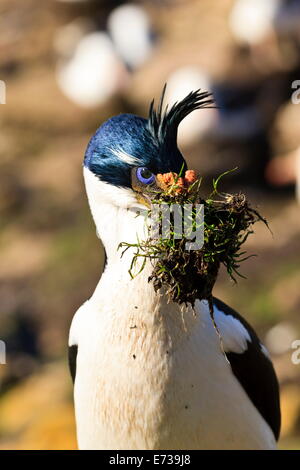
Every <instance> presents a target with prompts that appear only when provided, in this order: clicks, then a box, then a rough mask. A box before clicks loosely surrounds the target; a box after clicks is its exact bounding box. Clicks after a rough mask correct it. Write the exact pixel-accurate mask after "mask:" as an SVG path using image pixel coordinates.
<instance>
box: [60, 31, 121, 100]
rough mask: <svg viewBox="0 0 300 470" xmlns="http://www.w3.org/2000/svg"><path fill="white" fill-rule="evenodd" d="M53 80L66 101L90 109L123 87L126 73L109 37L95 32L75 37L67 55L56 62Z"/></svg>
mask: <svg viewBox="0 0 300 470" xmlns="http://www.w3.org/2000/svg"><path fill="white" fill-rule="evenodd" d="M56 79H57V82H58V84H59V86H60V88H61V89H62V91H63V93H64V94H65V95H66V96H67V97H68V98H69V99H70V100H72V101H74V102H75V103H76V104H78V105H79V106H82V107H87V108H91V107H95V106H99V105H101V104H104V103H105V102H106V101H107V100H108V99H109V98H110V97H111V96H113V95H114V94H115V93H116V92H117V91H118V90H120V89H121V88H122V86H125V84H126V81H127V79H128V73H127V71H126V68H125V67H124V65H123V64H122V62H121V61H120V59H119V57H118V55H117V54H116V52H115V49H114V46H113V43H112V41H111V39H110V38H109V36H108V35H107V34H106V33H104V32H97V31H95V32H91V33H88V34H86V35H84V36H83V37H82V38H81V39H80V40H79V42H78V44H77V45H76V47H75V51H74V53H73V55H72V56H71V58H68V59H67V60H64V59H62V60H60V61H59V62H58V64H57V68H56Z"/></svg>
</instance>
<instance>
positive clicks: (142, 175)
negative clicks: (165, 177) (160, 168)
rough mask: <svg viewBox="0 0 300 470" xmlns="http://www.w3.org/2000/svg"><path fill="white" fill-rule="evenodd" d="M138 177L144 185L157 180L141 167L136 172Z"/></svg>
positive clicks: (146, 169)
mask: <svg viewBox="0 0 300 470" xmlns="http://www.w3.org/2000/svg"><path fill="white" fill-rule="evenodd" d="M136 177H137V179H138V180H139V181H140V182H141V183H143V184H151V183H153V182H154V180H155V175H154V174H153V173H152V172H151V171H150V170H148V168H146V167H145V166H141V167H139V168H138V169H137V170H136Z"/></svg>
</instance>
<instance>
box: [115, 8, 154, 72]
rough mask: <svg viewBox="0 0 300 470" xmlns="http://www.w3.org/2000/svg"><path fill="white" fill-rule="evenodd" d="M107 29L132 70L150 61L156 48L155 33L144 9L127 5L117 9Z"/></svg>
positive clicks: (120, 54)
mask: <svg viewBox="0 0 300 470" xmlns="http://www.w3.org/2000/svg"><path fill="white" fill-rule="evenodd" d="M107 27H108V31H109V33H110V36H111V38H112V41H113V43H114V46H115V49H116V52H117V53H118V54H119V56H120V57H121V59H122V61H123V62H124V63H125V64H126V65H127V66H128V67H129V68H130V70H135V69H136V68H138V67H140V66H141V65H143V64H144V63H145V62H146V61H147V60H148V59H149V57H150V56H151V54H152V51H153V47H154V33H153V28H152V25H151V22H150V18H149V16H148V14H147V13H146V11H145V9H144V8H143V7H141V6H138V5H136V4H133V3H127V4H125V5H121V6H120V7H117V8H115V9H114V10H113V11H112V12H111V13H110V15H109V17H108V19H107Z"/></svg>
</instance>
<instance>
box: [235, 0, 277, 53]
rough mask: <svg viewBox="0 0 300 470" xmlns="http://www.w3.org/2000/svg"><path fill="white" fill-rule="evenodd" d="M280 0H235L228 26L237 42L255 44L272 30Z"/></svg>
mask: <svg viewBox="0 0 300 470" xmlns="http://www.w3.org/2000/svg"><path fill="white" fill-rule="evenodd" d="M279 5H280V0H237V1H236V2H235V3H234V5H233V8H232V10H231V13H230V16H229V27H230V29H231V31H232V33H233V35H234V36H235V38H236V39H237V40H238V41H239V42H244V43H247V44H249V45H256V44H259V43H260V42H262V41H263V40H264V39H265V38H266V37H267V36H268V35H269V34H270V33H272V31H273V26H274V19H275V17H276V14H277V11H278V8H279Z"/></svg>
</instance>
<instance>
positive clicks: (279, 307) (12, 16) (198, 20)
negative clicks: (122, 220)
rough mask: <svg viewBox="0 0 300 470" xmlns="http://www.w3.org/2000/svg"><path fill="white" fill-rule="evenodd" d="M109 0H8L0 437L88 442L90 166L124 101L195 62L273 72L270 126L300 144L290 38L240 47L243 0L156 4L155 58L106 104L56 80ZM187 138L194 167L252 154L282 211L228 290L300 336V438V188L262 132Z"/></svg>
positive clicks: (291, 403) (296, 418)
mask: <svg viewBox="0 0 300 470" xmlns="http://www.w3.org/2000/svg"><path fill="white" fill-rule="evenodd" d="M96 3H97V9H96V10H93V7H95V2H83V4H81V3H80V2H79V3H72V2H71V3H64V2H58V1H55V0H51V1H50V0H45V1H43V2H39V1H37V0H27V1H26V2H24V1H21V0H1V3H0V30H1V37H0V79H1V80H4V81H5V82H6V85H7V103H6V104H5V105H0V126H1V127H0V133H1V140H0V168H1V185H0V208H1V212H2V216H1V234H0V256H1V263H0V282H1V284H0V299H1V311H0V314H1V316H0V339H2V340H4V341H5V342H6V345H7V364H6V365H0V380H1V384H2V385H1V391H2V394H1V399H0V449H73V448H76V439H75V426H74V416H73V406H72V386H71V380H70V377H69V372H68V367H67V361H66V349H67V338H68V328H69V325H70V322H71V319H72V316H73V314H74V312H75V311H76V309H77V308H78V307H79V306H80V305H81V304H82V303H83V301H84V300H86V299H87V298H88V297H89V296H90V295H91V293H92V291H93V289H94V287H95V286H96V283H97V281H98V279H99V277H100V274H101V268H102V264H103V253H102V250H101V246H100V244H99V240H98V239H97V238H96V235H95V228H94V225H93V222H92V219H91V216H90V213H89V209H88V206H87V201H86V197H85V191H84V186H83V180H82V172H81V162H82V158H83V155H84V151H85V148H86V145H87V143H88V140H89V138H90V137H91V135H92V134H93V133H94V131H95V130H96V128H97V127H98V126H99V125H100V124H101V123H102V122H103V121H104V120H105V119H107V118H108V117H110V116H111V115H114V114H117V113H120V112H134V113H136V114H140V115H145V114H146V112H147V107H148V104H149V101H150V100H151V99H152V97H153V96H158V95H159V93H160V90H161V88H162V86H163V84H164V82H165V81H166V80H167V78H168V76H169V74H170V73H171V72H173V71H174V70H175V69H176V67H178V66H181V65H182V66H184V65H189V64H191V63H192V64H196V65H199V66H201V68H203V69H205V70H206V71H207V72H209V74H210V75H211V76H213V77H214V79H215V80H217V81H222V80H224V82H235V83H238V84H243V85H247V86H248V85H249V83H250V84H251V85H252V86H254V87H255V86H256V84H258V85H257V86H260V85H261V83H262V82H265V81H266V80H267V79H269V84H270V88H271V91H270V88H268V87H266V90H269V92H266V97H265V100H263V101H264V104H263V106H267V107H268V105H269V108H270V107H271V114H272V113H273V118H272V119H270V121H269V122H268V127H267V130H266V134H267V135H268V138H269V143H270V147H271V156H276V155H277V154H280V155H281V154H282V155H284V154H285V153H288V152H290V151H293V150H294V149H296V148H297V147H298V146H299V145H300V139H299V135H300V133H299V109H298V108H297V106H295V105H294V106H293V105H291V104H290V102H289V101H288V100H286V101H285V102H283V103H282V104H280V105H277V107H276V104H274V103H272V100H273V98H274V96H273V94H272V93H273V92H272V86H275V85H274V84H275V83H277V82H276V80H277V79H278V76H281V74H282V73H283V70H284V72H285V73H288V72H290V71H291V73H292V71H293V67H294V62H293V60H292V59H291V61H290V62H291V63H290V62H289V56H288V55H285V56H284V59H283V58H282V57H281V56H280V51H279V53H278V54H279V59H278V58H277V59H278V60H277V59H276V60H274V61H272V59H271V58H270V56H269V63H264V66H263V67H262V66H261V64H260V65H259V66H257V65H253V63H252V62H251V60H250V59H249V57H248V56H247V55H246V56H245V55H243V54H241V53H240V52H239V53H237V51H236V47H235V40H234V38H233V36H232V34H231V33H230V31H229V28H228V14H229V11H230V8H231V7H232V4H233V3H234V2H233V0H223V1H222V2H212V1H208V0H201V1H189V0H187V1H178V2H172V1H170V2H168V5H167V6H163V5H160V4H159V2H158V3H156V2H155V3H154V2H148V3H145V7H146V8H147V11H148V12H149V15H150V17H151V20H152V22H153V24H154V25H155V28H156V30H157V32H158V34H159V42H158V44H157V46H156V49H155V51H154V52H153V54H152V56H151V57H150V59H149V60H148V61H147V62H146V63H145V64H144V66H142V67H140V68H139V69H138V70H136V71H135V72H134V73H133V75H132V76H131V79H130V83H129V84H128V85H127V86H126V87H125V88H124V89H123V90H122V91H120V92H119V93H116V94H115V95H114V96H112V97H111V98H110V99H109V100H108V101H107V102H106V103H105V104H104V105H103V106H98V107H96V108H91V109H84V108H81V107H79V106H77V105H75V104H74V103H72V102H71V101H70V100H69V99H67V98H66V97H65V96H64V95H63V93H62V92H61V91H60V89H59V87H58V85H57V83H56V80H55V75H54V71H55V66H56V62H57V55H56V51H55V48H54V39H55V35H56V33H57V31H58V29H59V28H60V27H62V26H63V25H65V24H67V23H68V22H70V21H72V20H74V19H75V18H77V17H79V16H82V15H83V16H89V15H91V14H92V12H94V11H97V14H98V15H99V18H100V19H101V18H105V17H106V15H107V13H108V10H109V6H108V4H109V2H96ZM93 14H94V13H93ZM101 15H102V16H101ZM103 21H104V20H103ZM277 52H278V51H277ZM276 57H277V56H276ZM275 62H276V64H275V65H274V63H275ZM270 77H273V78H274V79H272V80H271V79H270ZM298 78H299V79H300V75H299V76H298ZM288 83H289V82H288ZM288 86H290V85H288ZM275 92H276V86H275ZM287 93H289V90H287ZM274 100H275V98H274ZM269 102H271V103H269ZM299 106H300V105H299ZM273 107H274V112H273ZM226 146H227V147H226ZM183 150H184V153H185V156H186V158H187V161H188V163H190V166H191V167H194V168H197V169H198V170H199V171H201V172H203V174H204V175H205V174H210V175H211V174H214V175H216V174H219V173H221V172H222V171H223V170H227V169H228V168H232V167H233V166H236V165H239V166H240V167H241V168H242V169H243V165H246V170H245V171H246V175H248V176H249V178H248V179H247V177H246V178H244V179H243V180H242V179H241V180H239V177H238V175H237V176H236V177H235V178H233V179H231V180H230V185H233V186H234V187H235V188H238V189H244V190H246V192H247V194H248V195H249V198H250V199H251V200H252V202H253V203H254V204H258V205H259V209H260V211H261V213H263V215H265V216H266V217H267V218H268V220H269V222H270V227H271V229H272V232H273V234H274V235H273V237H272V235H271V234H270V233H269V232H268V231H267V230H266V228H265V227H264V226H263V225H261V226H258V227H257V229H256V233H255V235H253V236H252V238H251V237H250V239H249V242H248V250H249V252H250V253H257V254H258V257H255V258H251V259H249V260H248V261H247V262H246V263H245V265H244V266H243V269H242V272H243V274H244V275H245V276H246V277H247V279H246V280H244V279H241V280H240V281H239V283H238V285H233V284H232V283H231V282H230V281H229V280H228V278H227V276H226V275H225V273H224V272H222V273H221V275H220V279H219V281H218V283H217V287H216V291H215V295H217V296H219V297H221V298H222V299H223V300H224V301H225V302H228V303H230V305H232V306H233V307H234V308H236V309H238V310H239V311H241V313H242V314H243V315H245V317H246V318H247V319H248V320H249V321H250V322H251V323H252V324H253V325H254V326H255V327H256V329H257V330H258V333H259V334H260V336H261V337H262V339H263V338H264V337H265V336H266V335H267V337H268V334H269V333H270V332H272V327H273V326H274V325H276V324H279V325H282V329H281V330H280V329H279V333H278V335H279V336H277V337H279V342H280V341H281V339H282V331H283V330H284V326H286V325H287V328H286V329H287V330H288V332H290V336H288V339H287V340H286V342H285V343H284V340H283V339H282V342H283V346H282V347H281V349H280V348H279V350H278V351H277V352H276V351H275V349H276V348H274V351H275V352H274V351H271V352H273V360H274V364H275V368H276V370H277V373H278V376H279V379H280V383H281V390H282V411H283V428H282V438H281V443H280V445H281V447H282V448H298V449H299V448H300V393H299V392H300V365H298V366H296V365H294V364H292V362H291V351H292V350H291V349H290V343H291V341H292V340H293V339H298V338H300V315H299V310H300V288H299V287H300V271H299V259H300V218H299V205H297V202H296V200H295V197H294V192H293V190H290V188H288V189H287V190H282V189H278V190H275V189H274V188H273V189H272V188H270V187H269V185H267V183H266V186H265V187H264V184H263V183H262V184H260V185H256V184H253V181H255V180H256V179H257V172H258V171H261V170H260V163H259V161H257V158H256V155H255V145H254V146H253V147H249V146H248V147H247V148H245V146H241V145H240V144H237V145H236V146H232V145H228V142H226V145H225V144H224V142H222V141H221V142H218V145H215V142H212V140H211V139H208V138H203V139H201V141H199V142H198V143H197V144H193V145H191V146H189V145H187V146H186V148H184V149H183ZM247 151H248V155H247V158H246V157H244V153H243V152H245V153H247ZM249 152H250V153H249ZM251 152H252V153H251ZM252 157H253V159H251V158H252ZM247 165H248V167H247ZM249 168H250V170H249ZM251 171H252V172H253V174H252V179H251ZM260 176H262V180H263V179H264V176H263V175H260ZM240 186H241V187H240ZM267 186H268V187H267ZM284 331H286V330H284ZM280 335H281V336H280ZM269 337H270V340H269V344H270V345H271V346H272V335H271V336H270V334H269ZM273 337H274V335H273ZM273 342H274V340H273ZM271 349H272V348H271Z"/></svg>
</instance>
